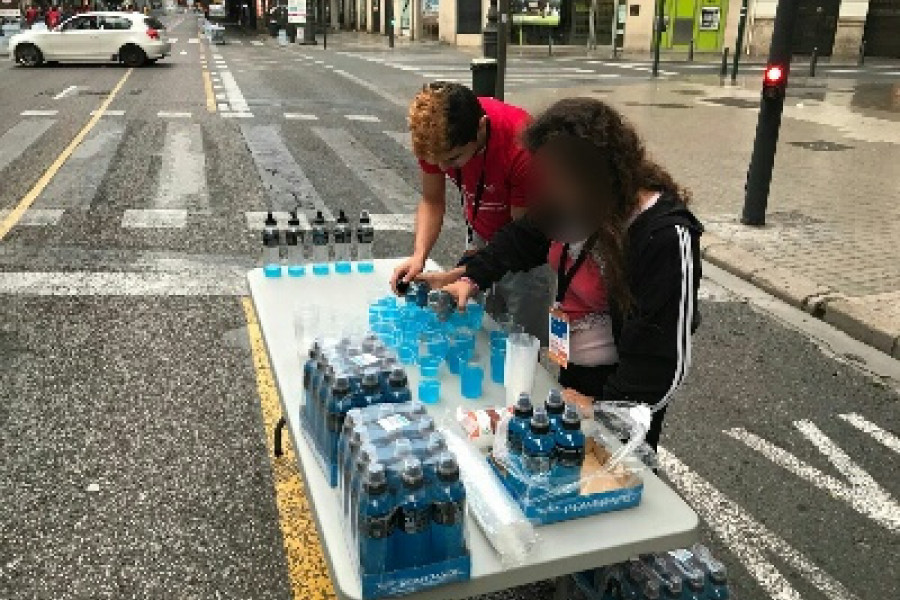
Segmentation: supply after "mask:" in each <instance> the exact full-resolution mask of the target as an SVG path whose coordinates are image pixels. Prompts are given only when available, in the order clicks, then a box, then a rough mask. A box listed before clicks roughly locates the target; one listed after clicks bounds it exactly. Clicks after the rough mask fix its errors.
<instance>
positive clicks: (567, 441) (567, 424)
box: [551, 405, 584, 496]
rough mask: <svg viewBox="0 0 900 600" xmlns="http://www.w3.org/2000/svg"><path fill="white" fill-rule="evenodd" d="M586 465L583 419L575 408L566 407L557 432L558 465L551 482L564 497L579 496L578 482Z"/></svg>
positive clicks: (554, 467)
mask: <svg viewBox="0 0 900 600" xmlns="http://www.w3.org/2000/svg"><path fill="white" fill-rule="evenodd" d="M583 464H584V433H582V431H581V417H580V416H579V415H578V410H577V409H576V408H575V407H574V406H571V405H570V406H566V410H565V412H564V413H563V416H562V419H561V420H560V427H559V429H558V430H557V431H556V464H555V465H554V466H553V473H552V475H551V482H552V483H553V486H554V488H555V489H557V490H560V488H563V487H565V491H562V490H560V493H561V494H562V495H563V496H577V495H578V494H579V488H578V481H579V480H580V479H581V466H582V465H583Z"/></svg>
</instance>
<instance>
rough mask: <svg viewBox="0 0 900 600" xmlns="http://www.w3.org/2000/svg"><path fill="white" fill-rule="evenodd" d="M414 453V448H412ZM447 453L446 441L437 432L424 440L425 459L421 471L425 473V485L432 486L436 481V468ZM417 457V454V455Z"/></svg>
mask: <svg viewBox="0 0 900 600" xmlns="http://www.w3.org/2000/svg"><path fill="white" fill-rule="evenodd" d="M413 450H414V452H415V446H414V448H413ZM446 451H447V440H445V439H444V435H443V434H442V433H441V432H439V431H433V432H432V433H430V434H429V435H428V438H427V439H426V440H425V452H424V456H425V459H424V460H423V461H422V470H423V471H424V472H425V485H432V484H433V483H434V482H435V480H436V479H437V467H438V463H439V461H440V458H441V455H442V454H443V453H444V452H446ZM417 456H418V454H417Z"/></svg>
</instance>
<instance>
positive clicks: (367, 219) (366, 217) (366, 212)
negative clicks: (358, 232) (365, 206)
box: [359, 210, 372, 225]
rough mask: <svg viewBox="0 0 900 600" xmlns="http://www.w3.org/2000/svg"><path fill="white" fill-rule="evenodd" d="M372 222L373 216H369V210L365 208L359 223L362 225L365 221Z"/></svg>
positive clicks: (360, 215) (360, 214)
mask: <svg viewBox="0 0 900 600" xmlns="http://www.w3.org/2000/svg"><path fill="white" fill-rule="evenodd" d="M371 222H372V218H371V217H370V216H369V211H367V210H364V211H362V212H360V213H359V224H360V225H362V224H363V223H366V224H368V223H371Z"/></svg>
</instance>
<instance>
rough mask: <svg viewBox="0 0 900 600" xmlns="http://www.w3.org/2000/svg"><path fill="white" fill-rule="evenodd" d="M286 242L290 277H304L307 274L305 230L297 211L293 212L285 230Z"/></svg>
mask: <svg viewBox="0 0 900 600" xmlns="http://www.w3.org/2000/svg"><path fill="white" fill-rule="evenodd" d="M284 243H285V244H286V245H287V272H288V276H290V277H302V276H303V275H305V274H306V266H305V265H304V260H305V257H304V256H303V230H301V229H300V219H299V218H298V217H297V211H294V212H292V213H291V217H290V218H289V219H288V228H287V231H285V232H284Z"/></svg>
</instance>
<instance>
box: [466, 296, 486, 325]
mask: <svg viewBox="0 0 900 600" xmlns="http://www.w3.org/2000/svg"><path fill="white" fill-rule="evenodd" d="M465 315H466V326H467V327H468V328H469V329H472V330H474V331H478V330H480V329H481V325H482V323H483V322H484V305H483V304H479V303H477V302H469V303H468V304H466V313H465Z"/></svg>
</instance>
